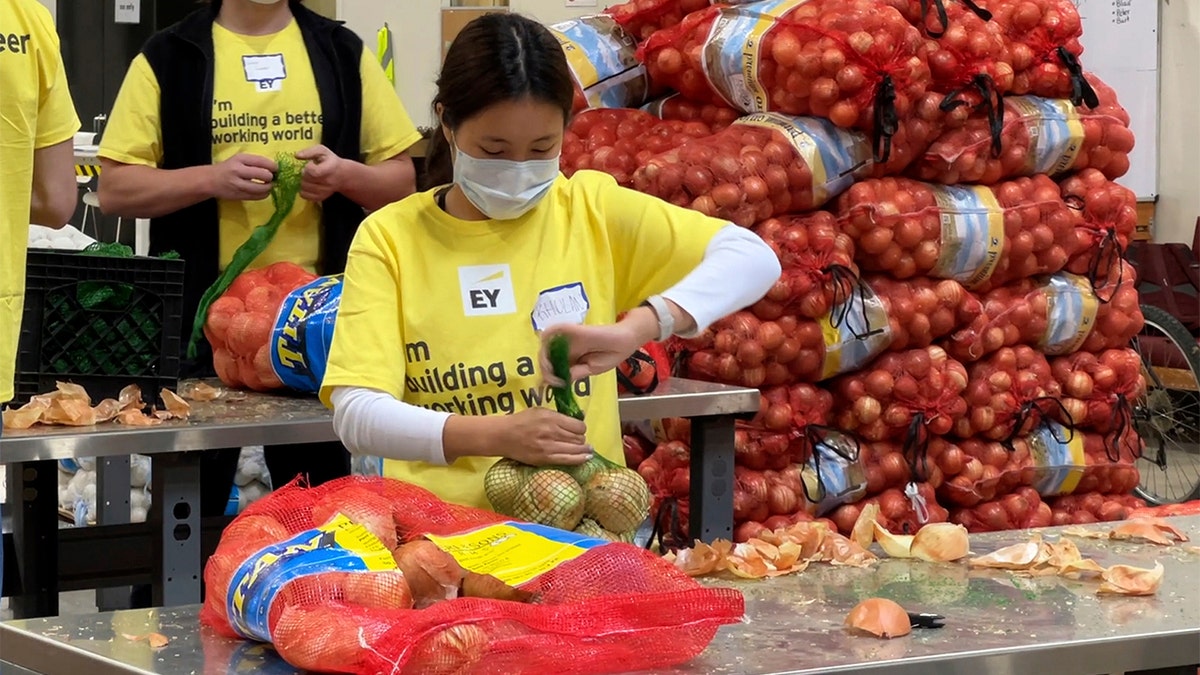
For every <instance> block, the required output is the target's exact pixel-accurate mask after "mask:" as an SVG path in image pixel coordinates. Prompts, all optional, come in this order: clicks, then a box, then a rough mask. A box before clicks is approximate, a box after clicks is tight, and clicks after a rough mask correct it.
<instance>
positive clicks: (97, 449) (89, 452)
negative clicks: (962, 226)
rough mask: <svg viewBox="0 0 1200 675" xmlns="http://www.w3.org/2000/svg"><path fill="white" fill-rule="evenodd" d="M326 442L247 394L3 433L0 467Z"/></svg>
mask: <svg viewBox="0 0 1200 675" xmlns="http://www.w3.org/2000/svg"><path fill="white" fill-rule="evenodd" d="M758 404H759V393H758V391H757V390H755V389H746V388H743V387H729V386H725V385H720V384H712V383H709V382H697V381H695V380H684V379H671V380H668V381H667V382H666V383H664V384H663V386H661V387H659V388H658V389H657V390H656V391H655V392H653V393H652V394H648V395H645V396H622V397H621V399H620V414H621V419H623V420H641V419H658V418H663V417H713V416H721V415H735V414H743V413H753V412H755V411H757V410H758ZM332 440H336V436H334V433H333V414H332V413H331V412H330V411H329V410H327V409H326V408H325V407H324V406H322V405H321V403H320V401H318V400H316V398H313V397H293V396H282V395H266V394H255V393H248V394H246V395H245V397H244V398H241V399H239V400H232V401H225V400H217V401H208V402H203V403H199V402H196V403H193V404H192V414H191V417H190V418H189V419H188V420H187V421H177V420H176V421H171V422H166V423H163V424H160V425H158V426H152V427H128V426H121V425H119V424H115V423H108V424H102V425H98V426H94V427H44V426H35V427H33V428H32V429H26V430H21V431H17V430H7V431H5V432H4V433H3V435H0V464H12V463H18V462H32V461H39V460H57V459H72V458H78V457H111V456H118V455H129V454H131V453H138V454H143V455H153V454H160V453H169V452H181V451H191V450H208V449H212V448H236V447H245V446H251V445H286V444H291V443H318V442H323V441H332Z"/></svg>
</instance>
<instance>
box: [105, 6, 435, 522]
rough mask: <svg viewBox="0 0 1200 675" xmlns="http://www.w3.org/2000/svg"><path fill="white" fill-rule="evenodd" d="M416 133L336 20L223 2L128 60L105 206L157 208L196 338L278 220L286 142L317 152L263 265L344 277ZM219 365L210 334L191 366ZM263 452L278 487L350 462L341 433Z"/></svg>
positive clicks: (216, 475) (214, 469) (206, 507)
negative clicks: (210, 292)
mask: <svg viewBox="0 0 1200 675" xmlns="http://www.w3.org/2000/svg"><path fill="white" fill-rule="evenodd" d="M419 138H420V134H419V133H418V132H417V130H416V128H415V127H414V126H413V124H412V121H411V120H410V118H409V116H408V114H407V113H406V112H405V111H404V108H403V106H402V105H401V103H400V100H399V98H398V97H397V96H396V92H395V89H394V88H393V87H392V85H391V84H390V83H389V82H388V80H387V77H386V76H385V75H384V73H383V69H382V68H381V67H380V65H379V63H378V61H377V60H376V57H375V56H374V55H373V54H372V53H371V51H370V50H368V49H364V47H363V43H362V40H361V39H360V38H359V37H357V36H356V35H355V34H354V33H352V32H351V31H350V30H348V29H346V28H345V27H343V26H342V25H341V24H340V23H338V22H335V21H331V20H329V19H326V18H324V17H322V16H320V15H318V14H316V13H314V12H312V11H311V10H309V9H306V8H305V7H304V6H303V5H302V4H301V3H300V0H290V1H284V0H224V1H223V2H222V1H221V0H213V2H211V4H209V5H208V6H207V7H204V8H202V9H199V10H198V11H196V12H195V13H193V14H192V15H190V16H189V17H187V18H185V19H184V20H183V21H181V22H180V23H178V24H176V25H174V26H172V27H170V28H167V29H166V30H163V31H161V32H159V33H157V34H155V35H154V36H153V37H151V38H150V39H149V40H148V41H147V43H146V45H145V46H144V47H143V49H142V53H141V54H140V55H138V56H137V58H135V59H134V60H133V63H132V64H131V65H130V67H129V72H128V73H127V74H126V76H125V82H124V84H123V85H122V86H121V91H120V94H119V95H118V97H117V101H116V104H115V105H114V107H113V110H112V114H111V115H110V117H109V123H108V127H107V128H106V130H105V133H104V137H103V139H102V141H101V146H100V158H101V168H102V179H101V181H100V203H101V207H102V209H103V210H104V212H105V213H109V214H115V215H119V216H123V217H126V218H135V217H136V218H150V219H151V229H150V250H151V253H152V254H158V253H163V252H165V251H172V250H173V251H178V252H179V254H180V255H181V256H182V257H183V258H184V259H185V260H186V263H187V264H186V277H185V282H184V286H185V288H184V293H185V301H184V332H185V335H186V333H187V331H188V330H190V325H191V320H192V317H194V316H195V312H196V306H197V304H198V303H199V299H200V296H201V295H202V294H203V292H204V290H205V289H206V288H207V287H208V286H209V285H210V284H212V282H213V281H215V280H216V278H217V275H218V274H219V273H220V271H221V269H223V268H224V267H225V266H226V265H227V264H228V263H229V261H230V258H231V257H232V255H233V252H234V251H235V250H237V248H238V246H240V245H241V244H242V243H243V242H244V241H245V240H246V238H247V236H248V235H249V234H250V232H251V231H252V230H253V229H254V228H255V227H256V226H258V225H261V224H263V223H265V222H266V221H267V220H268V218H269V217H270V215H271V212H272V210H273V206H272V203H271V200H270V199H269V198H267V197H268V193H269V190H270V187H271V186H270V183H271V180H272V174H273V172H274V170H275V168H276V165H275V161H274V159H273V158H274V157H275V156H276V154H277V153H281V152H282V153H292V154H294V155H295V156H296V157H298V158H300V159H304V160H308V162H309V163H308V165H307V166H306V167H305V170H304V177H303V186H302V191H301V194H300V196H301V199H300V200H297V202H296V206H295V207H294V208H293V210H292V212H291V214H290V216H289V217H288V219H287V221H286V222H285V223H284V224H283V226H282V228H281V229H280V230H279V232H278V234H277V236H276V237H275V240H274V241H273V242H272V244H271V245H270V247H268V248H267V250H266V251H265V252H264V253H263V254H262V255H261V256H259V258H258V259H257V260H255V262H254V265H253V267H262V266H266V265H270V264H272V263H276V262H280V261H291V262H293V263H297V264H299V265H301V266H303V267H305V268H308V269H309V270H311V271H313V272H316V273H318V274H336V273H340V272H342V270H343V268H344V267H345V264H346V252H347V251H348V250H349V247H350V242H351V240H352V239H353V237H354V233H355V231H356V230H357V229H358V225H359V222H360V221H362V219H363V218H364V217H365V213H366V212H368V211H372V210H375V209H378V208H380V207H382V206H384V205H386V204H389V203H391V202H394V201H397V200H400V199H402V198H404V197H406V196H408V195H409V194H411V193H412V192H413V190H414V182H415V181H414V171H413V164H412V160H411V159H410V158H409V157H407V156H406V155H405V154H404V153H405V150H406V149H407V148H409V147H410V146H411V145H412V144H413V143H415V142H416V141H417V140H418V139H419ZM185 342H186V340H185ZM212 373H213V370H212V355H211V351H210V350H209V349H208V346H207V345H205V346H204V348H203V349H202V350H201V355H200V357H199V358H197V359H196V360H194V361H192V362H190V363H187V364H186V365H185V373H184V375H185V376H203V375H211V374H212ZM130 449H131V450H136V449H135V448H130ZM237 457H238V449H229V450H222V451H218V452H208V453H206V454H205V459H204V464H203V485H202V496H201V512H202V515H205V516H209V515H220V514H221V513H222V512H223V511H224V510H225V506H226V503H227V500H228V497H229V492H230V487H231V485H232V482H233V477H234V473H235V471H236V465H237ZM266 462H267V468H268V469H269V470H270V472H271V477H272V480H273V481H274V482H275V484H276V485H281V484H283V483H285V482H287V481H290V480H292V479H293V478H295V477H296V476H297V475H298V474H306V475H307V476H308V479H309V481H310V482H312V483H313V484H319V483H322V482H325V481H328V480H331V479H333V478H337V477H340V476H343V475H346V474H348V473H349V471H350V460H349V455H348V453H347V452H346V450H345V448H344V447H343V446H342V445H341V444H340V443H336V442H334V443H320V444H305V445H294V446H268V447H267V448H266Z"/></svg>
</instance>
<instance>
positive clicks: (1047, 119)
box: [1004, 96, 1083, 176]
mask: <svg viewBox="0 0 1200 675" xmlns="http://www.w3.org/2000/svg"><path fill="white" fill-rule="evenodd" d="M1004 101H1005V103H1008V104H1010V105H1012V106H1013V108H1014V109H1015V110H1017V111H1018V113H1019V114H1020V115H1021V120H1022V123H1023V124H1024V125H1025V128H1026V129H1027V130H1028V133H1029V155H1028V158H1029V159H1028V163H1027V166H1026V167H1025V171H1024V173H1023V174H1022V175H1033V174H1038V173H1044V174H1048V175H1051V176H1057V175H1060V174H1063V173H1066V172H1067V171H1070V169H1071V167H1072V166H1074V165H1075V160H1077V159H1079V151H1080V150H1081V149H1082V148H1083V122H1081V121H1080V120H1079V111H1078V110H1076V108H1075V106H1074V105H1073V104H1072V103H1071V102H1070V101H1068V100H1066V99H1052V98H1041V97H1039V96H1014V97H1012V98H1006V99H1004Z"/></svg>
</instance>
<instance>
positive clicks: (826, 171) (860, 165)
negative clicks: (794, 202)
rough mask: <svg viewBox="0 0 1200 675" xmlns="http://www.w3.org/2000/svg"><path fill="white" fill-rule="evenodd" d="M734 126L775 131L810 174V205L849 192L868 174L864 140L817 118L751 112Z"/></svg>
mask: <svg viewBox="0 0 1200 675" xmlns="http://www.w3.org/2000/svg"><path fill="white" fill-rule="evenodd" d="M734 124H741V125H743V126H751V127H762V128H764V129H771V130H774V131H777V132H779V133H780V134H782V135H783V137H784V138H785V139H786V140H787V142H788V144H789V145H791V146H792V147H793V148H795V150H796V155H797V156H798V157H799V158H800V159H801V160H803V161H804V163H805V164H807V165H808V169H809V171H810V172H812V181H813V185H812V197H813V204H814V205H815V206H820V205H822V204H824V203H826V202H828V201H829V200H830V199H833V198H834V197H836V196H838V195H840V194H842V193H843V192H845V191H846V190H849V189H850V186H851V185H853V184H854V182H855V181H857V180H858V179H860V178H864V177H866V175H867V174H869V173H870V172H871V167H872V150H871V143H870V142H869V141H868V140H867V137H866V136H864V135H862V134H860V133H858V132H857V131H849V130H846V129H842V128H840V127H838V126H837V125H836V124H834V123H833V122H830V121H829V120H827V119H823V118H820V117H791V116H788V115H781V114H779V113H753V114H750V115H746V116H745V117H742V118H739V119H738V120H737V121H736V122H734Z"/></svg>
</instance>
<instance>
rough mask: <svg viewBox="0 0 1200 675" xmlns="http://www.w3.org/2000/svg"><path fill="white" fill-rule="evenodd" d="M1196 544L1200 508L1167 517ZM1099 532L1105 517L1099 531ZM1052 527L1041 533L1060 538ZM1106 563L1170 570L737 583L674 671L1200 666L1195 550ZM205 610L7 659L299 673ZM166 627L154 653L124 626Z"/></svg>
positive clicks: (144, 618) (80, 620) (803, 577)
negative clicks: (1127, 574) (696, 650)
mask: <svg viewBox="0 0 1200 675" xmlns="http://www.w3.org/2000/svg"><path fill="white" fill-rule="evenodd" d="M1172 520H1173V522H1174V523H1175V525H1176V526H1177V527H1180V528H1181V529H1183V530H1185V531H1187V532H1188V533H1189V534H1190V535H1191V536H1192V537H1193V539H1200V517H1181V518H1175V519H1172ZM1093 527H1098V526H1093ZM1057 531H1058V530H1057V528H1048V529H1046V530H1043V531H1042V532H1043V533H1044V534H1045V535H1046V536H1052V535H1054V533H1056V532H1057ZM1027 537H1028V532H1003V533H994V534H985V535H975V536H972V538H971V548H972V550H973V551H974V552H976V553H979V554H982V553H987V552H990V551H992V550H995V549H996V548H999V547H1000V546H1004V545H1007V544H1011V543H1017V542H1018V541H1022V540H1026V539H1027ZM1076 541H1077V543H1078V544H1079V548H1080V550H1081V551H1082V552H1083V554H1084V555H1085V556H1088V557H1092V558H1094V559H1096V560H1097V561H1098V562H1100V564H1102V565H1110V564H1113V563H1118V562H1119V563H1127V564H1133V565H1138V566H1143V567H1152V566H1153V564H1154V561H1156V560H1157V561H1159V562H1161V563H1162V564H1163V566H1164V567H1165V568H1166V575H1165V579H1164V581H1163V585H1162V588H1161V589H1160V590H1159V592H1158V594H1157V595H1156V596H1154V597H1149V598H1123V597H1111V598H1102V597H1098V596H1096V594H1095V593H1096V587H1097V584H1096V583H1095V582H1082V581H1069V580H1065V579H1059V578H1057V577H1041V578H1037V579H1030V578H1021V577H1017V576H1014V575H1012V574H1009V573H1007V572H993V571H983V570H969V569H968V568H967V566H966V565H965V564H962V563H959V564H948V565H937V564H930V563H922V562H913V561H905V560H884V561H883V562H881V563H880V564H879V565H878V566H877V567H874V568H869V569H857V568H851V567H833V566H829V565H824V564H820V565H814V566H812V567H809V568H808V570H806V571H805V572H803V573H801V574H798V575H793V576H788V577H780V578H778V579H773V580H769V581H759V582H733V581H727V580H714V581H712V582H710V583H713V584H720V585H730V586H733V587H736V588H738V589H739V590H741V591H742V592H743V593H744V594H745V595H746V615H747V620H746V621H745V622H744V623H742V624H740V625H736V626H727V627H725V628H723V629H722V630H721V631H720V633H719V634H718V635H717V638H716V639H715V640H714V642H713V644H712V645H711V646H710V647H709V648H708V650H707V651H705V652H704V653H703V654H702V655H701V656H700V657H699V658H697V659H696V660H694V661H692V662H691V663H689V664H686V665H685V666H683V667H681V668H678V669H676V670H673V671H671V673H672V675H692V674H700V673H710V674H725V673H728V674H731V675H732V674H736V675H765V674H768V673H770V674H773V675H784V674H787V675H810V674H812V675H815V674H816V673H843V672H845V673H849V672H853V673H864V674H867V675H939V674H943V673H944V674H949V675H960V674H961V675H967V674H970V675H989V674H993V673H995V674H1003V675H1009V674H1012V675H1043V674H1051V673H1053V674H1054V675H1100V674H1103V673H1111V674H1116V673H1133V672H1141V671H1149V670H1154V671H1155V672H1157V673H1166V672H1178V673H1187V675H1195V673H1196V669H1197V666H1198V664H1200V554H1197V553H1194V552H1189V551H1187V550H1185V549H1183V548H1182V547H1175V548H1172V549H1166V548H1160V547H1156V546H1154V545H1151V544H1130V543H1117V542H1108V541H1097V540H1091V539H1088V540H1076ZM867 597H888V598H892V599H894V600H896V601H897V602H900V603H901V604H902V605H904V607H905V608H906V609H909V610H910V611H932V612H937V613H939V614H942V615H944V616H945V617H946V627H945V628H942V629H939V630H927V631H915V632H914V633H913V634H912V635H910V636H907V637H903V638H899V639H895V640H888V641H883V640H876V639H874V638H866V637H854V636H851V635H849V634H848V633H846V632H845V630H843V628H842V621H843V619H844V618H845V616H846V614H847V612H848V611H849V610H850V608H851V607H853V606H854V604H855V603H857V602H858V601H859V600H861V599H863V598H867ZM197 613H198V607H196V606H190V607H178V608H173V609H163V610H143V611H127V612H116V613H105V614H94V615H89V616H78V617H62V618H53V619H33V620H25V621H12V622H8V623H3V624H0V643H3V645H4V649H3V658H4V660H5V661H8V662H10V663H13V664H16V665H19V666H23V667H25V668H28V669H30V670H32V671H34V672H37V673H41V674H43V675H78V674H79V673H88V674H89V675H116V674H118V673H119V674H122V675H143V674H145V675H149V674H155V675H192V674H195V675H206V674H209V673H212V674H216V673H221V674H222V675H224V674H226V673H229V674H234V673H237V674H241V673H264V674H267V675H298V671H296V670H295V669H294V668H292V667H290V666H288V665H287V664H286V663H283V662H282V661H281V660H280V659H279V658H278V657H277V656H275V654H274V652H273V651H272V650H271V649H270V648H269V647H266V646H263V645H259V644H253V643H246V642H239V641H236V640H229V639H226V638H221V637H217V636H215V635H213V634H211V633H210V632H209V631H208V630H207V629H204V628H201V627H200V625H199V621H198V619H197ZM148 633H161V634H163V635H165V636H166V637H168V638H169V639H170V642H169V643H168V644H167V646H166V647H164V648H163V649H161V650H159V651H152V650H151V649H150V647H149V646H148V645H146V644H145V643H144V642H131V641H129V640H128V639H126V638H125V637H123V635H131V636H140V635H146V634H148Z"/></svg>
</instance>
